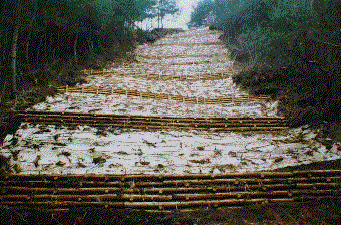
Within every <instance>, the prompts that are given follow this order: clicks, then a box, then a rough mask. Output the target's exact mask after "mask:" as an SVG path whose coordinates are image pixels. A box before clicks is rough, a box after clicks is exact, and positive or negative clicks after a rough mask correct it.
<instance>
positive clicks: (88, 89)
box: [57, 86, 271, 104]
mask: <svg viewBox="0 0 341 225" xmlns="http://www.w3.org/2000/svg"><path fill="white" fill-rule="evenodd" d="M57 91H58V92H60V93H91V94H104V95H114V94H116V95H126V96H127V97H128V96H129V97H131V96H133V97H141V98H152V99H156V100H162V99H167V100H176V101H180V102H186V103H193V104H228V103H241V102H250V101H264V100H270V99H271V97H270V96H266V95H262V96H237V97H236V96H231V97H225V98H214V99H209V98H194V97H187V96H180V95H171V94H159V93H151V92H142V91H137V90H123V89H101V88H94V87H86V88H85V87H68V86H63V87H58V88H57Z"/></svg>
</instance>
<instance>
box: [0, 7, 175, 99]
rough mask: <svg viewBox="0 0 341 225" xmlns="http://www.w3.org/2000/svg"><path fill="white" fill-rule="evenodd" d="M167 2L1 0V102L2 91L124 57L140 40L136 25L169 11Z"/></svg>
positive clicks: (0, 97)
mask: <svg viewBox="0 0 341 225" xmlns="http://www.w3.org/2000/svg"><path fill="white" fill-rule="evenodd" d="M169 2H172V1H165V0H163V2H161V3H160V2H159V1H157V0H0V50H1V52H0V54H1V55H0V57H1V60H0V76H1V77H0V78H1V81H0V87H1V88H0V89H1V91H0V95H1V96H0V104H1V103H2V101H3V98H5V96H7V95H8V94H6V93H9V94H10V95H12V97H13V95H15V93H17V92H18V91H20V90H22V89H25V86H30V85H32V84H34V85H39V84H40V85H46V84H47V82H48V81H49V79H51V77H53V78H57V79H63V76H65V75H66V74H67V73H72V72H70V71H72V70H76V69H79V68H81V66H87V67H95V68H96V67H102V66H103V65H104V64H105V62H106V61H107V60H112V59H114V58H118V57H123V56H124V55H125V53H127V52H129V51H131V50H132V49H133V48H134V46H135V44H136V42H137V41H141V38H142V36H141V33H143V32H142V31H141V30H139V29H138V28H137V27H136V22H138V21H142V20H144V19H146V18H155V17H157V16H160V17H163V16H164V15H165V14H168V13H173V11H174V7H176V5H171V7H170V8H169V5H167V6H168V8H167V7H166V9H167V10H168V11H167V10H166V11H165V10H164V8H165V7H164V4H166V3H167V4H168V3H169ZM162 7H163V8H162ZM158 8H162V9H160V10H159V11H157V9H158ZM172 9H173V11H172ZM162 13H163V14H162ZM7 97H8V96H7Z"/></svg>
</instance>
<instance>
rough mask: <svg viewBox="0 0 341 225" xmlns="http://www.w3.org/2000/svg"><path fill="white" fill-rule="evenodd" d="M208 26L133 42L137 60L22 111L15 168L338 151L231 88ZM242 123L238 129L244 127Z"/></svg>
mask: <svg viewBox="0 0 341 225" xmlns="http://www.w3.org/2000/svg"><path fill="white" fill-rule="evenodd" d="M219 35H220V33H219V32H217V31H210V30H209V29H208V28H201V29H197V30H190V31H186V32H183V33H179V34H173V35H168V36H167V37H165V38H162V39H161V40H158V41H157V42H156V43H154V44H152V45H147V44H145V45H141V46H139V47H138V49H137V50H136V62H134V63H130V64H126V65H121V66H119V67H115V66H114V65H113V67H112V68H110V69H107V70H103V71H93V70H86V71H84V74H85V75H84V76H85V78H86V80H87V83H86V84H82V85H77V86H75V87H59V88H58V90H59V92H60V94H58V95H56V96H53V97H52V96H51V97H48V98H47V100H46V101H45V102H41V103H39V104H37V105H34V106H33V107H32V108H31V109H28V110H27V111H26V112H19V114H18V116H19V118H20V119H21V120H22V121H23V123H22V124H21V127H20V129H19V130H18V131H17V133H16V134H15V135H14V136H12V135H8V136H7V137H6V139H5V142H4V144H3V146H2V147H1V153H2V154H3V155H4V156H7V157H10V158H11V165H12V169H13V171H14V173H19V174H52V175H57V174H115V175H122V174H154V175H155V174H164V175H165V174H178V175H186V174H201V173H202V174H225V173H230V172H245V171H260V170H271V169H276V168H281V167H285V166H289V165H291V166H294V165H300V164H303V163H309V162H315V161H322V160H325V159H327V158H328V159H337V158H339V157H340V153H339V152H338V151H337V150H335V149H332V150H330V151H328V150H327V149H326V148H325V147H324V146H322V145H321V144H320V143H318V142H317V141H315V140H314V137H315V136H316V134H315V133H314V132H312V131H310V130H308V129H304V127H301V128H298V129H291V130H290V129H288V128H287V127H286V122H285V119H283V118H281V117H280V116H279V115H278V114H277V104H278V102H276V101H273V100H271V99H270V98H269V96H249V95H248V94H247V93H246V92H244V91H242V90H240V89H239V88H238V87H236V86H235V85H234V84H233V82H232V78H231V76H232V75H233V72H234V67H233V60H231V59H230V58H229V51H228V49H226V48H225V47H224V45H223V44H221V43H220V42H219V39H218V37H219ZM241 131H242V132H241Z"/></svg>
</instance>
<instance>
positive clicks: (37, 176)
mask: <svg viewBox="0 0 341 225" xmlns="http://www.w3.org/2000/svg"><path fill="white" fill-rule="evenodd" d="M335 175H336V176H341V170H302V171H293V172H241V173H226V174H187V175H172V174H162V175H110V174H105V175H95V174H92V175H91V174H84V175H50V174H8V175H6V176H0V180H4V181H16V180H44V181H45V180H53V181H56V180H69V179H72V180H74V179H82V180H93V179H95V180H101V179H102V180H108V181H109V180H119V181H127V180H130V181H133V180H134V181H137V180H146V179H148V180H161V181H164V180H184V179H229V178H239V179H242V178H264V179H266V178H269V177H271V178H276V177H278V178H295V177H298V178H300V177H302V176H304V177H308V178H309V177H312V176H321V177H326V179H328V176H335ZM312 178H314V177H312ZM315 178H317V177H315ZM335 179H338V177H335Z"/></svg>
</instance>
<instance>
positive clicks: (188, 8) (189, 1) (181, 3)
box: [142, 0, 200, 30]
mask: <svg viewBox="0 0 341 225" xmlns="http://www.w3.org/2000/svg"><path fill="white" fill-rule="evenodd" d="M199 1H200V0H176V2H177V5H178V7H179V8H180V15H175V16H166V17H165V19H164V22H163V27H164V28H182V29H185V30H187V29H188V27H187V25H186V24H187V23H188V22H189V20H190V18H191V13H192V12H193V7H195V6H196V5H197V4H198V2H199ZM146 26H147V27H149V28H150V27H151V26H154V27H157V20H156V19H155V20H154V21H153V22H152V23H150V22H149V21H148V22H147V21H143V22H142V28H143V29H145V28H146Z"/></svg>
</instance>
